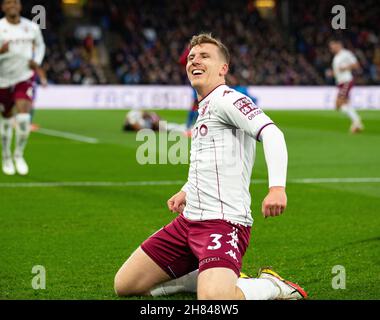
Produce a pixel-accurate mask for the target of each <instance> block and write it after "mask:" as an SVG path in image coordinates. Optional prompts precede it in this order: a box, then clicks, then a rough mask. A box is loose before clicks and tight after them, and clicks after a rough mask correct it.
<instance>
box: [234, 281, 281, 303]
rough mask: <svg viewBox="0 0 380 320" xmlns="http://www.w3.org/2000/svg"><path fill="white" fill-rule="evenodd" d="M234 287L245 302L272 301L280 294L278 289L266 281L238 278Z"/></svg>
mask: <svg viewBox="0 0 380 320" xmlns="http://www.w3.org/2000/svg"><path fill="white" fill-rule="evenodd" d="M236 286H237V287H238V288H240V290H241V291H242V292H243V294H244V296H245V299H246V300H274V299H276V298H277V297H278V296H279V294H280V289H279V288H278V287H277V286H276V285H275V284H274V283H273V282H272V281H270V280H268V279H254V278H251V279H243V278H239V279H238V281H237V284H236Z"/></svg>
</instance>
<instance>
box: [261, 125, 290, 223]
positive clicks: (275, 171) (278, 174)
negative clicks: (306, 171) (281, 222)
mask: <svg viewBox="0 0 380 320" xmlns="http://www.w3.org/2000/svg"><path fill="white" fill-rule="evenodd" d="M260 140H261V141H262V143H263V149H264V155H265V161H266V163H267V168H268V180H269V193H268V195H267V196H266V197H265V199H264V201H263V203H262V213H263V215H264V217H269V216H278V215H280V214H282V213H283V212H284V210H285V208H286V205H287V197H286V193H285V186H286V174H287V166H288V151H287V148H286V142H285V138H284V134H283V133H282V132H281V130H280V129H279V128H278V127H277V126H275V125H274V124H272V125H268V126H266V127H265V128H263V130H262V131H261V134H260Z"/></svg>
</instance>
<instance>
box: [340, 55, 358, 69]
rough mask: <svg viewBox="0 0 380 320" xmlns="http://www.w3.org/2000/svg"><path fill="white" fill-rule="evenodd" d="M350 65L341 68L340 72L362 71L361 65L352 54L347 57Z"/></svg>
mask: <svg viewBox="0 0 380 320" xmlns="http://www.w3.org/2000/svg"><path fill="white" fill-rule="evenodd" d="M347 60H348V63H347V64H346V65H344V66H342V67H340V71H342V72H343V71H353V70H360V63H359V61H358V59H357V58H356V57H355V56H354V55H353V54H352V53H349V54H348V57H347Z"/></svg>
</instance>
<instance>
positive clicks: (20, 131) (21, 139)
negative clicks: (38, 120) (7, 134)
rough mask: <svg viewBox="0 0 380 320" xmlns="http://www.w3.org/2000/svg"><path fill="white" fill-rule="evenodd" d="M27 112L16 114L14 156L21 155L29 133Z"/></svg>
mask: <svg viewBox="0 0 380 320" xmlns="http://www.w3.org/2000/svg"><path fill="white" fill-rule="evenodd" d="M30 119H31V116H30V114H29V113H19V114H17V115H16V148H15V157H22V156H23V154H24V149H25V146H26V143H27V142H28V137H29V133H30Z"/></svg>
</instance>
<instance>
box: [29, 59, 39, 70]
mask: <svg viewBox="0 0 380 320" xmlns="http://www.w3.org/2000/svg"><path fill="white" fill-rule="evenodd" d="M29 68H30V69H32V70H37V69H38V68H39V65H38V64H37V63H36V62H35V61H33V60H29Z"/></svg>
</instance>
